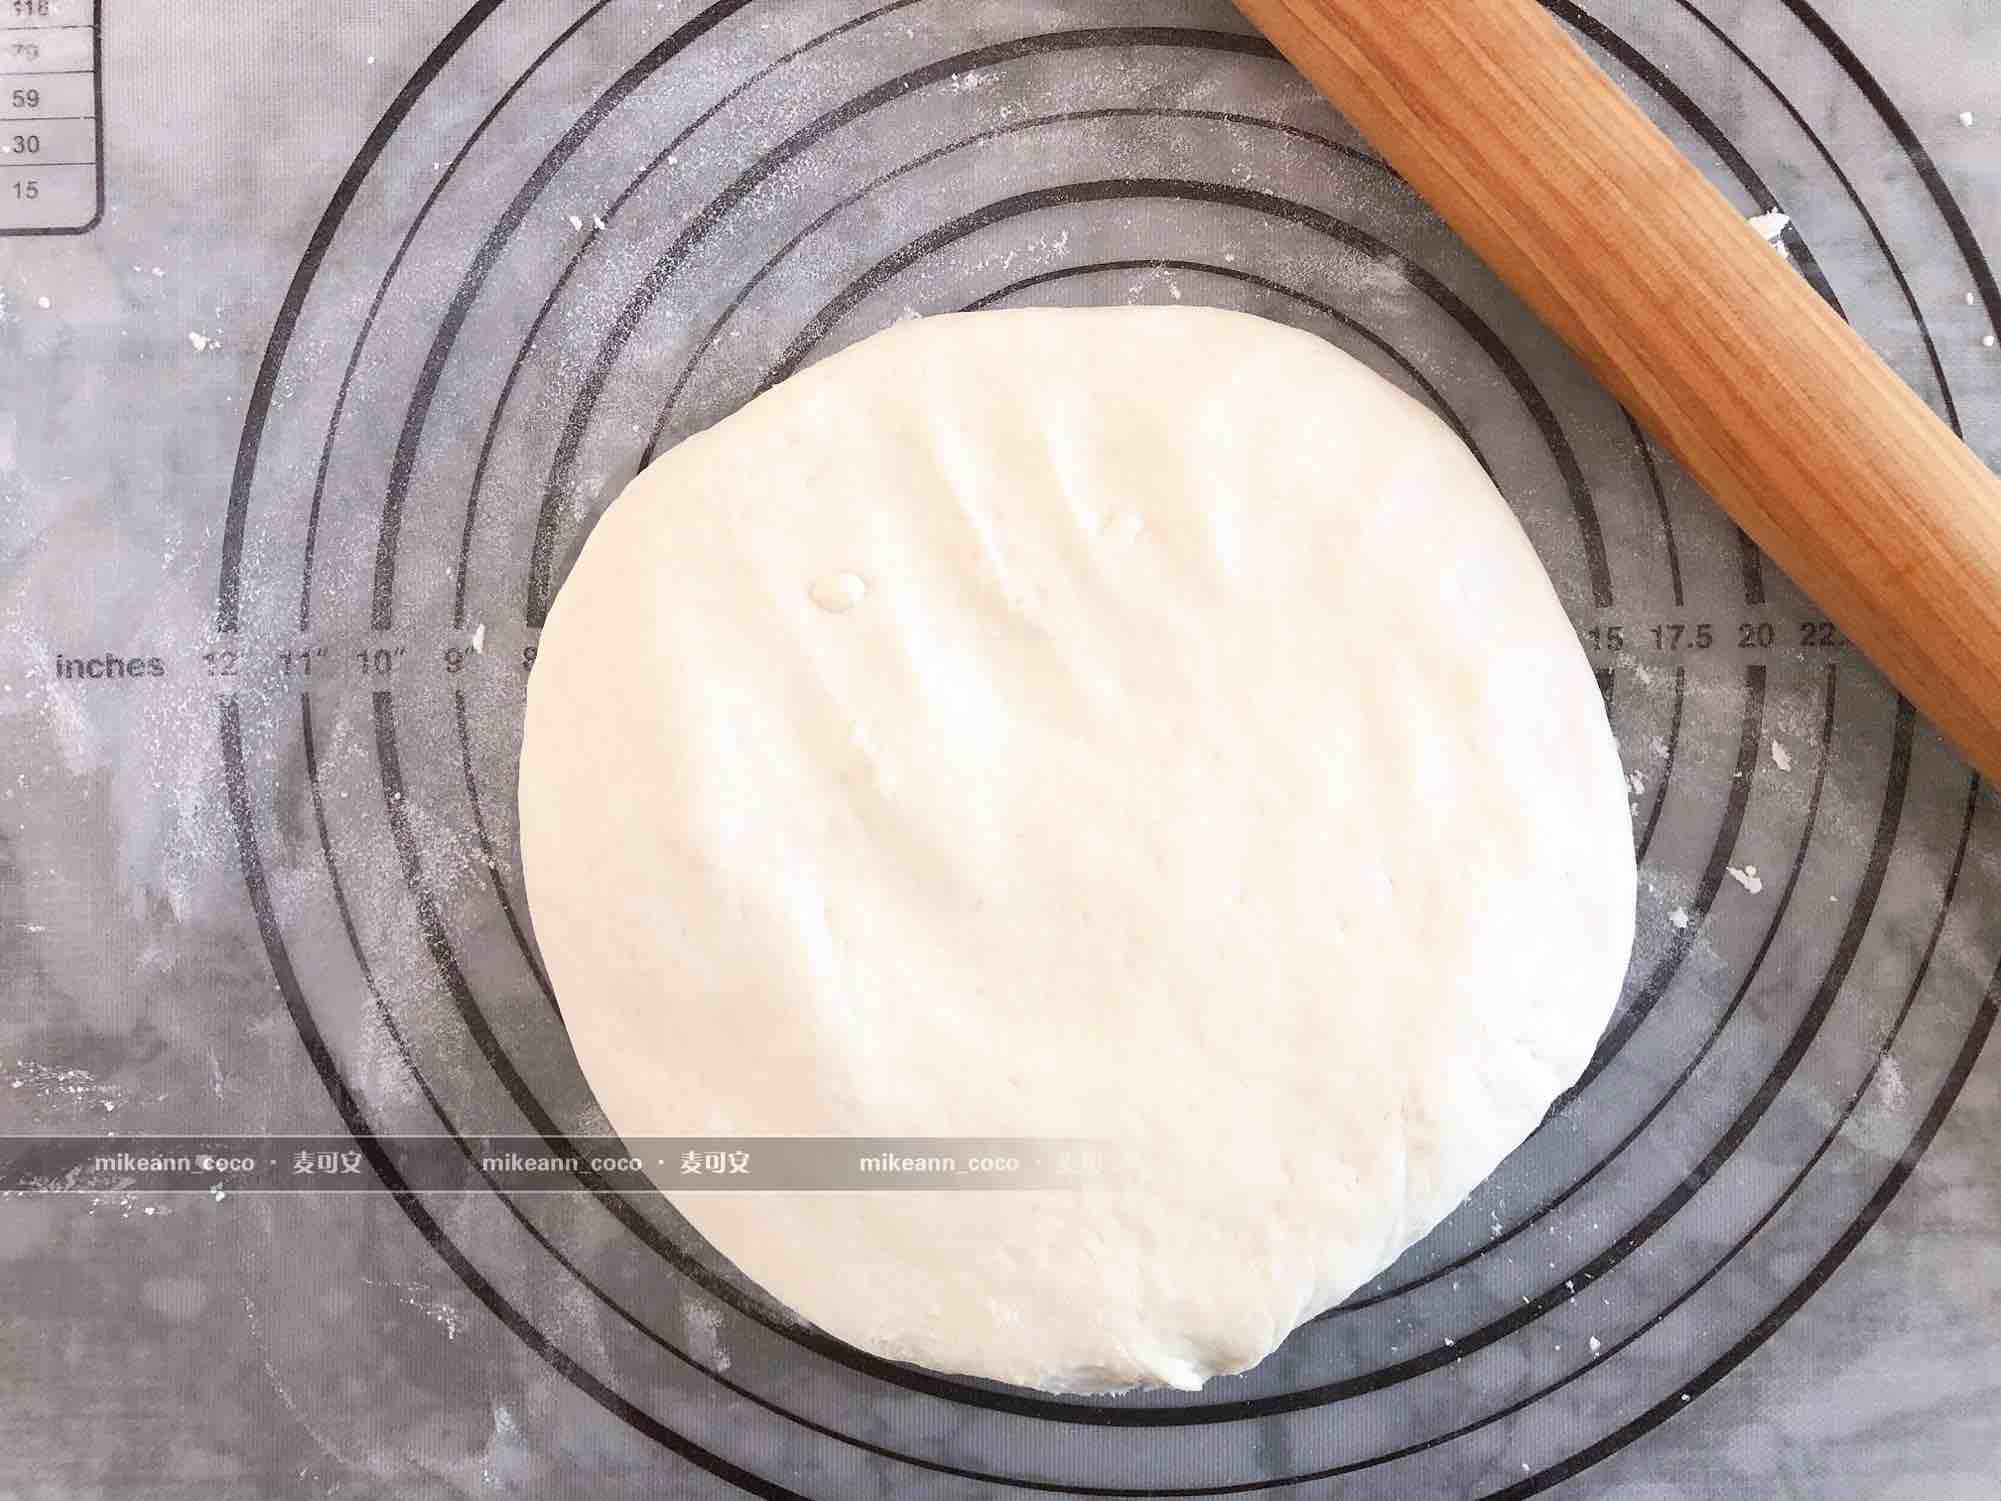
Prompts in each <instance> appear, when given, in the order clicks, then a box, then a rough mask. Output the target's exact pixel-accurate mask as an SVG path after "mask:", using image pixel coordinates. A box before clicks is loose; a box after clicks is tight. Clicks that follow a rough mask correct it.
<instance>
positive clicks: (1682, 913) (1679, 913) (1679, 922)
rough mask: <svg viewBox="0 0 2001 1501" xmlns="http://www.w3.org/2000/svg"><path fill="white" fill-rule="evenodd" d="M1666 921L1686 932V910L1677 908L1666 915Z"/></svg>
mask: <svg viewBox="0 0 2001 1501" xmlns="http://www.w3.org/2000/svg"><path fill="white" fill-rule="evenodd" d="M1668 921H1669V922H1670V923H1672V924H1674V926H1675V927H1676V928H1677V929H1680V930H1681V931H1683V932H1686V931H1687V930H1688V909H1687V908H1685V907H1677V908H1675V909H1674V911H1672V912H1670V913H1669V914H1668Z"/></svg>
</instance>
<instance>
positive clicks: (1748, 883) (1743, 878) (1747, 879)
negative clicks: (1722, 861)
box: [1723, 865, 1765, 896]
mask: <svg viewBox="0 0 2001 1501" xmlns="http://www.w3.org/2000/svg"><path fill="white" fill-rule="evenodd" d="M1723 868H1724V869H1725V870H1727V871H1729V872H1730V879H1731V880H1733V881H1735V882H1736V883H1737V884H1738V885H1739V886H1742V887H1743V888H1744V889H1745V890H1746V891H1748V892H1750V893H1751V895H1753V896H1756V895H1757V894H1758V893H1759V892H1761V891H1763V890H1764V889H1765V882H1764V878H1763V877H1762V876H1760V875H1759V874H1758V867H1757V866H1755V865H1747V866H1745V867H1744V868H1743V869H1742V870H1739V869H1738V868H1737V867H1736V866H1734V865H1726V866H1724V867H1723Z"/></svg>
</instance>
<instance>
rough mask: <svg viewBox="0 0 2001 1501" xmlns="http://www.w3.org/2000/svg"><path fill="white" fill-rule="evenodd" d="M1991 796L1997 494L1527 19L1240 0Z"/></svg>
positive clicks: (1685, 171)
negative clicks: (1954, 748)
mask: <svg viewBox="0 0 2001 1501" xmlns="http://www.w3.org/2000/svg"><path fill="white" fill-rule="evenodd" d="M1238 5H1239V8H1240V9H1242V11H1243V12H1244V14H1245V15H1247V16H1249V17H1250V19H1251V20H1252V21H1254V22H1255V23H1256V24H1257V25H1258V26H1259V27H1260V28H1261V29H1262V30H1263V31H1264V32H1265V34H1266V35H1267V36H1269V37H1270V38H1271V40H1272V41H1273V42H1274V43H1276V44H1277V46H1278V48H1279V50H1280V51H1281V52H1283V53H1284V54H1285V55H1286V57H1288V58H1289V59H1291V61H1292V62H1293V64H1294V65H1295V66H1296V67H1297V68H1298V69H1299V70H1300V72H1302V73H1304V74H1305V75H1306V77H1307V78H1308V79H1309V80H1311V82H1312V83H1313V84H1314V85H1315V86H1316V87H1317V88H1319V90H1320V91H1321V92H1322V93H1323V94H1325V95H1326V96H1327V97H1328V99H1330V100H1332V101H1333V103H1334V104H1335V106H1336V107H1337V108H1338V109H1340V111H1341V112H1342V113H1343V114H1344V115H1346V116H1347V117H1348V119H1349V120H1351V121H1352V122H1353V123H1354V124H1355V126H1356V127H1357V128H1358V129H1359V130H1361V132H1362V133H1363V134H1364V135H1365V136H1367V137H1368V139H1369V140H1370V141H1371V142H1373V143H1374V144H1375V146H1376V148H1377V149H1378V150H1379V151H1381V152H1382V153H1383V155H1384V156H1385V157H1387V158H1388V160H1389V161H1390V163H1391V164H1392V165H1393V166H1395V167H1396V169H1397V170H1398V171H1399V172H1401V173H1402V174H1403V175H1404V177H1405V178H1407V179H1408V180H1409V181H1410V183H1411V184H1412V186H1414V187H1415V188H1416V189H1417V190H1418V191H1419V192H1420V193H1422V194H1423V195H1424V196H1425V197H1426V198H1427V199H1429V200H1430V201H1431V203H1432V205H1433V206H1434V207H1435V208H1437V210H1438V211H1439V212H1440V213H1441V214H1442V215H1444V217H1445V219H1446V221H1447V222H1448V223H1450V224H1451V225H1452V227H1453V228H1454V229H1456V230H1457V231H1458V232H1459V233H1460V234H1461V235H1462V236H1463V237H1464V238H1465V239H1466V241H1467V242H1468V243H1469V244H1471V245H1472V247H1473V248H1474V249H1475V250H1476V251H1478V252H1479V254H1480V255H1481V257H1482V258H1483V259H1485V260H1486V262H1487V263H1488V264H1489V265H1490V266H1492V267H1493V268H1494V270H1495V271H1496V272H1498V273H1499V274H1500V276H1501V277H1502V279H1503V280H1505V281H1506V282H1507V283H1508V284H1509V285H1510V286H1511V287H1513V288H1514V290H1515V291H1516V293H1518V294H1519V295H1520V296H1521V297H1522V298H1523V299H1524V300H1525V301H1526V302H1527V303H1528V304H1529V305H1530V306H1531V307H1533V308H1534V309H1535V310H1536V312H1538V313H1539V314H1541V315H1542V317H1543V319H1544V320H1545V321H1546V322H1548V323H1549V325H1550V326H1551V327H1552V328H1554V329H1555V330H1556V331H1557V332H1558V333H1559V334H1561V335H1562V336H1563V338H1564V340H1565V341H1566V342H1567V343H1568V344H1569V345H1570V347H1571V348H1572V349H1574V350H1575V351H1576V352H1577V354H1578V355H1579V356H1580V357H1581V358H1582V359H1583V361H1584V362H1585V364H1587V365H1588V366H1590V368H1591V370H1592V372H1593V373H1594V374H1596V375H1597V377H1598V378H1599V379H1600V380H1602V381H1603V382H1604V383H1605V384H1606V385H1607V386H1608V387H1610V388H1611V389H1612V390H1613V391H1614V392H1615V393H1617V395H1618V396H1619V398H1620V399H1621V400H1622V401H1624V402H1625V404H1626V405H1627V407H1628V408H1630V409H1631V410H1632V412H1633V413H1634V415H1635V416H1637V417H1638V418H1639V419H1640V420H1641V421H1642V422H1643V423H1644V424H1645V425H1646V426H1647V428H1648V429H1650V430H1651V431H1652V432H1653V434H1654V436H1655V437H1657V438H1658V439H1660V440H1661V442H1662V443H1664V444H1665V445H1666V446H1667V447H1668V448H1669V449H1670V450H1672V451H1673V452H1674V454H1675V455H1676V456H1677V457H1678V458H1679V459H1680V460H1681V462H1682V464H1683V465H1684V466H1686V468H1687V469H1688V471H1689V472H1690V473H1691V474H1693V475H1694V476H1695V478H1696V479H1697V480H1699V481H1700V482H1701V483H1702V484H1703V485H1704V486H1705V487H1706V488H1707V489H1708V491H1709V493H1710V494H1712V495H1714V496H1715V497H1716V499H1717V500H1718V501H1720V502H1721V503H1722V505H1723V507H1724V509H1725V510H1727V511H1728V512H1729V513H1730V514H1731V515H1732V516H1734V517H1735V518H1736V519H1737V521H1738V523H1739V524H1740V525H1742V526H1743V528H1744V530H1745V531H1747V532H1749V533H1750V534H1751V536H1752V537H1753V538H1754V539H1756V541H1757V542H1758V544H1759V545H1760V546H1762V547H1763V548H1764V549H1765V551H1766V552H1768V553H1770V554H1771V556H1772V557H1773V558H1774V559H1776V560H1777V561H1778V563H1779V564H1780V566H1781V567H1783V568H1784V569H1785V570H1786V572H1788V573H1789V574H1791V575H1792V577H1793V579H1794V580H1795V581H1796V582H1797V583H1798V584H1799V585H1800V586H1801V587H1802V588H1804V589H1805V590H1806V591H1807V592H1808V593H1809V594H1811V595H1812V596H1813V598H1814V599H1815V600H1817V601H1818V602H1819V603H1820V605H1821V607H1822V608H1823V609H1825V610H1826V611H1827V613H1828V614H1829V616H1831V617H1832V618H1833V619H1834V620H1835V621H1836V622H1837V623H1838V624H1839V625H1840V626H1841V628H1842V629H1843V630H1845V631H1847V632H1848V634H1849V635H1850V636H1851V637H1853V638H1854V640H1855V641H1856V642H1857V643H1858V644H1859V645H1860V646H1861V647H1862V648H1863V650H1865V651H1866V652H1868V654H1869V655H1870V656H1871V657H1872V658H1873V659H1874V660H1875V662H1876V663H1877V665H1878V666H1880V667H1881V668H1882V669H1883V670H1884V671H1885V672H1886V673H1888V674H1889V676H1890V678H1891V679H1892V680H1893V681H1894V682H1895V683H1896V684H1897V686H1898V687H1899V688H1901V689H1902V690H1903V691H1904V692H1905V693H1906V694H1907V695H1908V696H1909V697H1910V698H1911V700H1912V701H1913V702H1914V703H1916V704H1917V706H1918V707H1919V708H1920V709H1922V710H1923V711H1924V712H1925V713H1926V714H1928V715H1930V716H1931V718H1932V720H1933V721H1934V722H1935V723H1936V724H1937V725H1938V726H1939V728H1940V729H1942V730H1943V731H1944V732H1945V733H1946V734H1947V735H1948V736H1949V737H1950V738H1951V739H1952V740H1953V741H1954V742H1955V743H1956V744H1957V745H1958V747H1959V749H1960V750H1961V751H1962V752H1963V753H1964V754H1965V755H1966V756H1967V758H1968V759H1969V760H1971V761H1972V762H1973V764H1974V766H1975V767H1976V768H1977V769H1979V770H1980V771H1982V772H1983V773H1985V774H1986V775H1987V776H1989V777H2001V480H1997V479H1996V478H1995V476H1994V475H1993V474H1992V473H1991V472H1990V471H1989V470H1988V469H1987V467H1986V466H1985V465H1983V464H1982V463H1981V462H1980V460H1979V459H1978V458H1977V457H1975V456H1974V454H1973V452H1972V451H1971V450H1970V449H1968V448H1967V446H1966V445H1965V444H1964V443H1962V442H1960V440H1959V439H1958V438H1957V437H1955V436H1954V435H1953V433H1952V431H1951V430H1950V429H1949V428H1947V427H1946V425H1945V424H1944V423H1943V422H1941V421H1940V420H1939V419H1938V418H1937V417H1935V416H1934V415H1933V414H1932V412H1931V409H1930V408H1929V407H1927V406H1926V405H1925V404H1924V403H1923V402H1922V401H1920V400H1919V399H1918V397H1917V396H1916V394H1915V393H1913V392H1912V391H1911V389H1910V388H1909V387H1908V386H1906V385H1905V384H1904V383H1903V382H1902V381H1901V380H1899V379H1898V378H1897V376H1896V374H1895V373H1894V372H1892V371H1891V369H1890V368H1889V367H1888V366H1887V365H1885V364H1884V363H1883V362H1882V360H1880V359H1878V358H1877V356H1876V355H1875V353H1874V352H1873V351H1872V350H1870V348H1869V346H1868V345H1866V344H1865V343H1863V342H1862V340H1861V339H1860V338H1859V337H1858V336H1857V335H1856V334H1855V333H1854V332H1853V331H1852V330H1850V329H1849V327H1848V326H1847V325H1846V324H1845V323H1843V322H1842V321H1841V320H1840V319H1839V318H1838V317H1836V316H1835V315H1834V313H1833V312H1832V311H1831V310H1830V309H1829V308H1828V307H1827V305H1826V304H1825V303H1824V302H1822V301H1821V299H1820V298H1819V297H1818V296H1817V295H1816V294H1815V293H1814V292H1813V290H1812V289H1811V288H1810V287H1809V286H1808V285H1807V283H1806V281H1805V280H1804V279H1803V278H1802V277H1800V276H1799V275H1798V274H1796V273H1795V272H1794V271H1793V270H1792V269H1791V268H1790V267H1789V266H1788V265H1787V263H1786V261H1785V260H1784V258H1782V257H1781V256H1779V255H1776V254H1774V253H1773V250H1772V248H1771V246H1770V245H1768V244H1767V243H1766V242H1765V240H1764V239H1763V238H1762V237H1761V236H1760V235H1759V234H1758V233H1757V232H1756V231H1755V230H1753V229H1751V228H1750V227H1749V226H1748V225H1747V224H1746V223H1745V221H1744V218H1743V216H1742V215H1741V214H1739V213H1738V211H1737V210H1736V209H1734V208H1732V207H1731V206H1730V204H1729V202H1728V201H1727V200H1725V199H1724V197H1723V195H1722V194H1721V193H1719V192H1717V191H1716V189H1715V188H1713V187H1711V186H1710V185H1709V183H1708V181H1707V180H1706V179H1705V178H1704V177H1703V176H1702V174H1701V173H1700V172H1698V171H1697V170H1696V169H1695V167H1694V166H1693V165H1692V164H1691V163H1690V162H1689V161H1688V160H1687V159H1686V158H1684V157H1683V156H1682V155H1681V153H1680V152H1678V151H1677V150H1676V149H1675V148H1674V146H1673V144H1672V143H1671V142H1670V141H1669V140H1668V138H1667V137H1666V136H1665V135H1663V134H1662V133H1661V132H1660V131H1659V130H1658V129H1657V128H1656V127H1655V126H1654V124H1653V122H1652V121H1650V120H1648V119H1647V117H1646V116H1645V115H1643V114H1642V113H1641V112H1640V110H1639V109H1638V108H1637V107H1636V106H1635V105H1633V104H1632V103H1631V102H1630V101H1629V100H1628V99H1627V98H1626V96H1625V95H1624V94H1622V93H1621V92H1620V91H1619V89H1618V87H1617V85H1615V84H1614V83H1613V82H1612V81H1611V80H1610V79H1609V78H1607V77H1606V76H1605V75H1604V74H1603V73H1602V72H1600V71H1599V70H1598V68H1597V67H1596V66H1595V65H1594V64H1593V63H1592V62H1591V60H1590V59H1589V58H1588V57H1586V56H1585V55H1584V53H1583V51H1582V50H1581V49H1579V48H1578V47H1577V45H1576V44H1575V43H1573V42H1572V41H1571V40H1570V38H1569V36H1568V35H1566V34H1565V33H1564V31H1563V30H1562V29H1561V28H1560V27H1559V26H1558V25H1557V23H1556V22H1555V21H1554V20H1553V19H1552V18H1551V17H1550V16H1549V15H1548V14H1547V13H1546V12H1545V11H1544V9H1543V8H1542V6H1541V5H1539V4H1538V3H1537V0H1238Z"/></svg>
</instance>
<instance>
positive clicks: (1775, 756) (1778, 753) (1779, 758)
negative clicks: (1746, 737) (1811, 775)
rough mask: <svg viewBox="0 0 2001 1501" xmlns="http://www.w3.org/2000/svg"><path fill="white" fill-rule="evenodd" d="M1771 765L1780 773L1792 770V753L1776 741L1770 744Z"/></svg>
mask: <svg viewBox="0 0 2001 1501" xmlns="http://www.w3.org/2000/svg"><path fill="white" fill-rule="evenodd" d="M1772 764H1773V765H1774V766H1776V767H1778V769H1779V770H1780V771H1791V770H1792V769H1793V753H1792V752H1791V751H1789V750H1787V749H1786V748H1785V746H1784V745H1783V744H1781V743H1780V742H1779V741H1777V740H1774V741H1773V742H1772Z"/></svg>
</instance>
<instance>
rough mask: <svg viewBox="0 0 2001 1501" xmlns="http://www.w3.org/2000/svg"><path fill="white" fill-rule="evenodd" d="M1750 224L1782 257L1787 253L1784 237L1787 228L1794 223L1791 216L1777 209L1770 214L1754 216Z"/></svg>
mask: <svg viewBox="0 0 2001 1501" xmlns="http://www.w3.org/2000/svg"><path fill="white" fill-rule="evenodd" d="M1749 222H1750V225H1751V228H1753V229H1755V230H1757V231H1758V233H1759V234H1761V235H1763V236H1764V238H1765V242H1766V243H1767V244H1768V245H1770V246H1771V247H1772V248H1773V249H1774V250H1776V251H1778V253H1779V254H1780V255H1785V254H1786V253H1787V251H1786V242H1785V239H1784V238H1783V237H1784V235H1785V232H1786V226H1787V225H1789V224H1791V223H1792V222H1793V221H1792V216H1791V215H1790V214H1782V213H1780V212H1779V211H1778V210H1777V209H1773V210H1772V211H1771V212H1770V213H1769V214H1758V215H1755V216H1753V217H1752V219H1751V220H1750V221H1749Z"/></svg>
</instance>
